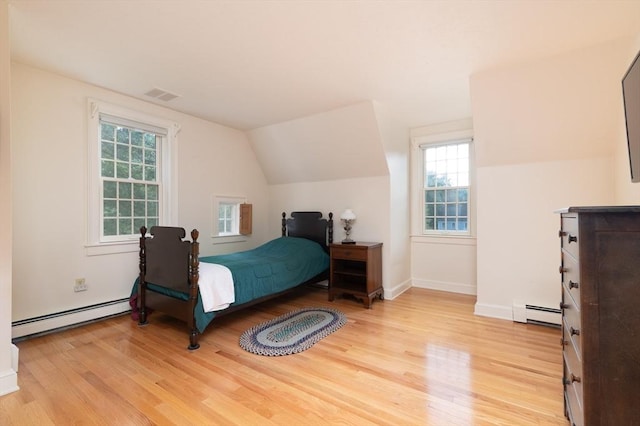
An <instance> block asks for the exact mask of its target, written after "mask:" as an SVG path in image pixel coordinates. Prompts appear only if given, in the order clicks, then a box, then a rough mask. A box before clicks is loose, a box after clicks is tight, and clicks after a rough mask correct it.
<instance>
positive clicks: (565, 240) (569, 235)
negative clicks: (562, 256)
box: [560, 215, 580, 259]
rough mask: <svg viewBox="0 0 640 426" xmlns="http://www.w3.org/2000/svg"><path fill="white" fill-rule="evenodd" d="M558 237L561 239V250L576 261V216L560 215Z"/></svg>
mask: <svg viewBox="0 0 640 426" xmlns="http://www.w3.org/2000/svg"><path fill="white" fill-rule="evenodd" d="M560 237H561V238H562V248H563V249H564V250H566V251H567V252H569V253H571V255H572V256H573V257H574V258H575V259H578V256H579V254H580V253H579V250H578V242H579V235H578V217H577V216H576V215H562V231H560Z"/></svg>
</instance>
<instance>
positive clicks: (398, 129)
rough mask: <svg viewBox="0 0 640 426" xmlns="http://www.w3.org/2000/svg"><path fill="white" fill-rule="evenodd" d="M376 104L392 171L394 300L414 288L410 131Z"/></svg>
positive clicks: (391, 291) (390, 269)
mask: <svg viewBox="0 0 640 426" xmlns="http://www.w3.org/2000/svg"><path fill="white" fill-rule="evenodd" d="M373 105H374V109H375V113H376V121H377V122H378V128H379V129H380V137H381V140H382V145H383V147H384V153H385V157H386V161H387V167H388V170H389V220H390V223H389V242H388V243H387V246H388V249H387V251H386V253H387V256H388V262H387V263H386V267H387V269H388V272H389V275H388V277H389V278H388V280H387V282H388V284H387V288H388V289H389V290H388V291H387V295H386V296H385V297H388V298H394V297H396V296H398V295H399V294H400V293H401V292H403V291H405V290H406V289H408V288H409V287H411V245H410V238H409V235H410V233H411V229H410V228H411V226H410V225H411V214H410V209H409V208H407V207H408V205H409V194H410V192H409V190H410V184H409V179H410V149H409V148H410V144H409V129H408V128H407V126H406V125H404V124H403V123H402V121H401V119H399V118H398V117H397V116H394V115H393V114H392V113H391V112H390V111H389V109H388V108H386V107H385V106H383V105H382V104H380V103H377V102H374V104H373Z"/></svg>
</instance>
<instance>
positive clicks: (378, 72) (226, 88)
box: [9, 0, 640, 130]
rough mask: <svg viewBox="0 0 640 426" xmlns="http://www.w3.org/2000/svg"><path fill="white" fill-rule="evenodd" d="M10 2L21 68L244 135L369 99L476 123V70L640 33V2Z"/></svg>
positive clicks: (398, 112) (416, 118)
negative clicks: (165, 94)
mask: <svg viewBox="0 0 640 426" xmlns="http://www.w3.org/2000/svg"><path fill="white" fill-rule="evenodd" d="M9 4H10V25H11V54H12V59H13V60H14V61H19V62H23V63H26V64H29V65H32V66H36V67H39V68H43V69H46V70H50V71H53V72H56V73H60V74H63V75H66V76H69V77H72V78H75V79H78V80H81V81H85V82H88V83H91V84H94V85H97V86H101V87H105V88H108V89H112V90H114V91H117V92H120V93H124V94H127V95H130V96H133V97H136V98H140V99H144V100H147V101H150V102H154V103H158V104H161V105H163V106H166V107H169V108H173V109H175V110H179V111H182V112H185V113H188V114H191V115H194V116H197V117H202V118H205V119H207V120H211V121H214V122H217V123H220V124H223V125H227V126H230V127H234V128H237V129H243V130H249V129H256V128H262V127H265V126H270V125H274V124H277V123H284V122H288V121H291V120H294V119H297V118H300V117H306V116H313V115H315V114H319V113H322V112H325V111H332V110H335V109H339V108H341V107H344V106H347V105H354V104H357V103H360V102H365V101H377V102H379V103H381V104H383V105H385V107H388V108H389V109H390V110H392V111H393V114H394V115H395V116H398V117H402V119H403V120H404V121H405V122H406V125H407V126H409V127H417V126H423V125H428V124H432V123H439V122H444V121H449V120H455V119H460V118H464V117H469V116H470V115H471V108H470V96H469V76H470V75H471V74H473V73H474V72H477V71H480V70H484V69H487V68H492V67H496V66H501V65H504V64H509V63H514V62H520V61H526V60H531V59H537V58H540V57H543V56H548V55H552V54H556V53H560V52H564V51H568V50H571V49H576V48H580V47H585V46H589V45H593V44H595V43H599V42H601V41H605V40H610V39H613V38H618V37H622V36H628V35H632V34H636V33H637V32H638V31H640V30H639V29H640V1H637V0H629V1H624V0H620V1H615V0H593V1H545V0H518V1H502V0H495V1H493V0H487V1H472V0H468V1H456V0H432V1H395V0H388V1H384V0H383V1H366V0H362V1H323V0H308V1H285V0H281V1H279V0H274V1H200V0H179V1H176V0H166V1H149V0H136V1H116V0H92V1H89V0H87V1H78V0H55V1H40V0H9ZM156 87H157V88H160V89H164V90H166V91H169V92H172V93H175V94H177V95H180V96H179V97H178V98H177V99H174V100H172V101H169V102H164V101H160V100H157V99H154V98H150V97H148V96H145V93H146V92H148V91H149V90H151V89H153V88H156Z"/></svg>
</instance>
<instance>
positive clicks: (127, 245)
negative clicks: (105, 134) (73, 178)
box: [85, 98, 180, 256]
mask: <svg viewBox="0 0 640 426" xmlns="http://www.w3.org/2000/svg"><path fill="white" fill-rule="evenodd" d="M100 114H107V115H111V116H115V117H121V118H123V119H126V120H131V121H133V122H139V123H145V124H148V125H152V126H156V127H159V128H162V129H166V132H167V136H166V137H164V138H163V143H162V146H161V152H162V162H161V164H162V187H163V190H162V193H161V194H160V201H161V203H160V204H161V209H160V219H159V223H160V224H161V225H171V224H177V223H178V155H177V146H178V144H177V139H178V138H177V135H178V133H179V132H180V126H179V125H178V124H177V123H175V122H173V121H170V120H167V119H163V118H160V117H156V116H153V115H150V114H146V113H142V112H139V111H134V110H131V109H128V108H124V107H120V106H117V105H113V104H110V103H107V102H103V101H99V100H96V99H91V98H88V99H87V129H88V135H87V141H88V142H87V144H88V149H87V154H88V159H87V165H88V167H87V188H88V194H87V240H86V241H87V242H86V246H85V247H86V249H87V255H89V256H96V255H103V254H114V253H125V252H133V251H137V250H138V241H139V239H138V237H130V238H128V239H123V240H121V241H115V242H114V241H109V242H107V241H101V238H100V235H101V232H100V229H101V227H102V208H101V206H100V201H101V198H100V191H101V190H100V151H99V150H100V144H99V143H97V142H98V140H99V135H100Z"/></svg>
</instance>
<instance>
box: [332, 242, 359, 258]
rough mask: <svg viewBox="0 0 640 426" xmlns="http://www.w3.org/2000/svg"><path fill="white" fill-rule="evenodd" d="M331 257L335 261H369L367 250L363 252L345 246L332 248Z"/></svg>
mask: <svg viewBox="0 0 640 426" xmlns="http://www.w3.org/2000/svg"><path fill="white" fill-rule="evenodd" d="M331 257H332V258H333V259H344V260H362V261H366V260H367V250H361V249H358V248H355V247H349V246H348V245H345V247H335V246H332V247H331Z"/></svg>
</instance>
